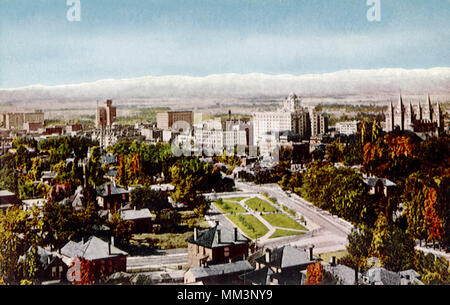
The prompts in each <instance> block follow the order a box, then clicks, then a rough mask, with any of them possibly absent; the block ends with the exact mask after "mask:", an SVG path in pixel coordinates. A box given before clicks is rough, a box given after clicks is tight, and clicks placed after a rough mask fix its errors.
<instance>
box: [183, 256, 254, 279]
mask: <svg viewBox="0 0 450 305" xmlns="http://www.w3.org/2000/svg"><path fill="white" fill-rule="evenodd" d="M250 270H253V268H252V266H251V265H250V263H249V262H248V261H244V260H243V261H236V262H232V263H226V264H219V265H211V266H207V267H195V268H191V269H190V270H189V272H190V273H192V275H193V276H194V277H195V279H196V280H199V279H202V278H207V277H210V276H217V275H225V274H232V273H238V272H246V271H250Z"/></svg>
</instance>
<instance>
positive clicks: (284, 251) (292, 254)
mask: <svg viewBox="0 0 450 305" xmlns="http://www.w3.org/2000/svg"><path fill="white" fill-rule="evenodd" d="M256 262H258V263H261V264H264V265H267V262H266V254H263V255H262V256H260V257H258V258H257V259H256ZM314 262H315V260H310V259H309V253H308V249H305V250H299V249H297V248H294V247H292V246H283V247H281V248H277V249H274V250H272V251H270V260H269V265H270V266H273V267H276V268H281V269H284V268H289V267H295V266H302V265H309V264H311V263H314Z"/></svg>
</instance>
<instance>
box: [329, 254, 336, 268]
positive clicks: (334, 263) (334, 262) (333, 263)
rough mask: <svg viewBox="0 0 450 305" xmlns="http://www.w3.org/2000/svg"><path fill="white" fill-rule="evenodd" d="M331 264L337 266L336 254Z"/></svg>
mask: <svg viewBox="0 0 450 305" xmlns="http://www.w3.org/2000/svg"><path fill="white" fill-rule="evenodd" d="M330 263H331V266H336V256H332V257H331V262H330Z"/></svg>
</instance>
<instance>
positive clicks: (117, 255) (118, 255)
mask: <svg viewBox="0 0 450 305" xmlns="http://www.w3.org/2000/svg"><path fill="white" fill-rule="evenodd" d="M61 255H62V257H63V261H64V262H65V263H66V265H68V266H71V265H72V263H73V262H75V260H76V259H77V258H84V259H85V260H87V261H90V262H91V263H92V269H93V274H94V277H95V279H99V278H102V277H105V276H108V275H111V274H113V273H115V272H120V271H124V272H125V271H126V268H127V263H126V262H127V256H128V253H126V252H125V251H122V250H120V249H118V248H116V247H115V245H114V237H111V240H110V241H109V242H106V241H103V240H102V239H100V238H98V237H96V236H91V237H90V238H89V239H88V240H87V241H85V240H84V239H83V240H81V241H80V242H73V241H69V242H68V243H67V244H66V245H65V246H64V247H62V248H61Z"/></svg>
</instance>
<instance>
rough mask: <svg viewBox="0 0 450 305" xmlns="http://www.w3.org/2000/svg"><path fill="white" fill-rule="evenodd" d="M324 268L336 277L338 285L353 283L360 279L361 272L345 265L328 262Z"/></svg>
mask: <svg viewBox="0 0 450 305" xmlns="http://www.w3.org/2000/svg"><path fill="white" fill-rule="evenodd" d="M324 270H325V271H328V272H329V273H331V275H333V276H334V277H335V278H336V280H337V284H338V285H355V283H359V282H360V281H361V279H362V275H361V273H359V272H358V273H356V272H357V271H355V269H353V268H350V267H348V266H345V265H336V264H330V265H326V266H325V267H324Z"/></svg>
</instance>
